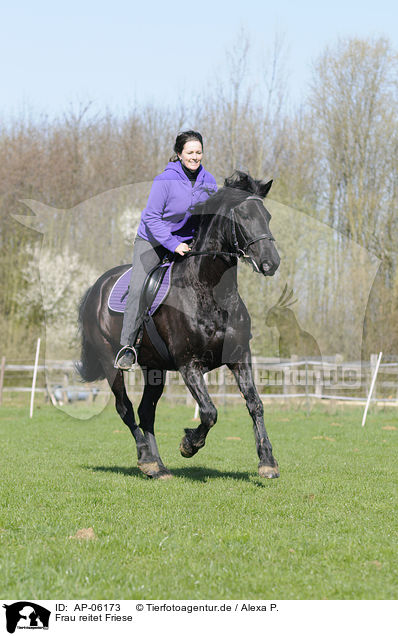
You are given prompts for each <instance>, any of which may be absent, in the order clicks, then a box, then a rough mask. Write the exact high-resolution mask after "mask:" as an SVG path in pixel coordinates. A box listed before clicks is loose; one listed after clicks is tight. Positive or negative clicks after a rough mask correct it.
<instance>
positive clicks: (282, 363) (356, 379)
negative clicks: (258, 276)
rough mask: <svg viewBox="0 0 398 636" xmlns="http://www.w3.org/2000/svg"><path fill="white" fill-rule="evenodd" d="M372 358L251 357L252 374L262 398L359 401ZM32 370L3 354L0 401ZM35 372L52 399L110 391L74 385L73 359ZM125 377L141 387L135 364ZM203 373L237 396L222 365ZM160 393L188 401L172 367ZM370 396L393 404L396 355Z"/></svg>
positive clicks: (23, 385)
mask: <svg viewBox="0 0 398 636" xmlns="http://www.w3.org/2000/svg"><path fill="white" fill-rule="evenodd" d="M376 362H377V355H372V356H371V358H370V360H369V362H360V361H343V360H342V357H341V356H333V357H330V358H324V359H323V360H303V359H297V358H294V357H293V358H291V359H286V360H280V359H277V358H264V357H258V356H255V357H253V375H254V380H255V383H256V386H257V389H258V391H259V393H260V397H261V398H262V399H263V400H266V399H271V400H272V399H284V400H285V399H286V400H289V399H297V398H307V399H319V400H342V401H345V402H347V403H349V402H350V403H352V402H358V403H361V402H364V401H365V400H366V397H367V394H368V390H369V387H370V383H371V379H372V376H373V372H374V369H375V366H376ZM33 371H34V366H33V365H32V364H21V363H18V362H12V363H9V364H6V360H5V358H4V357H3V358H2V362H1V374H0V404H1V401H2V396H3V392H5V391H7V392H29V391H31V378H32V375H33ZM37 372H38V385H39V386H37V387H36V388H35V392H38V393H44V394H46V395H47V397H48V398H49V399H51V401H52V402H53V403H57V402H60V401H66V400H68V401H73V400H83V399H96V398H97V397H98V396H99V395H100V396H103V395H108V394H109V392H110V389H109V387H108V385H107V384H106V382H98V383H94V384H93V385H87V384H83V383H82V384H76V376H74V375H73V374H74V363H73V362H72V361H69V360H66V361H65V360H52V361H46V364H41V365H39V366H38V367H37ZM45 375H47V381H48V382H47V385H46V378H45ZM126 376H127V386H128V390H129V392H130V393H131V394H140V393H141V391H142V386H143V375H142V372H141V370H140V369H139V368H137V369H135V370H134V371H132V372H129V373H128V374H126ZM205 378H206V383H207V385H208V389H209V392H210V395H211V396H212V398H213V399H215V400H217V401H220V400H221V401H222V402H223V403H226V401H227V400H231V399H232V400H233V399H234V398H237V397H240V393H239V391H238V389H237V387H236V383H235V379H234V377H233V375H232V373H231V372H230V371H229V370H228V368H227V367H226V366H223V367H220V368H219V369H215V370H213V371H210V372H209V373H207V374H206V376H205ZM16 380H18V382H16ZM13 381H14V383H13ZM164 393H165V397H166V399H170V400H177V399H178V400H181V399H185V401H186V403H187V404H192V403H193V399H192V397H191V395H190V393H189V392H188V390H187V389H186V387H185V384H184V382H183V380H182V377H181V375H180V374H179V373H178V372H175V371H169V372H168V373H167V376H166V384H165V392H164ZM372 401H373V402H375V401H376V402H381V403H384V404H387V403H389V404H392V405H398V358H397V360H396V361H388V362H385V363H382V364H380V367H379V371H378V377H377V382H376V387H375V390H374V393H373V397H372Z"/></svg>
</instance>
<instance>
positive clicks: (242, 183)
mask: <svg viewBox="0 0 398 636" xmlns="http://www.w3.org/2000/svg"><path fill="white" fill-rule="evenodd" d="M262 184H263V182H262V181H258V180H257V179H253V177H252V176H251V175H250V174H248V173H246V172H241V171H240V170H235V171H234V172H233V173H232V175H231V176H230V177H227V178H226V179H224V184H223V187H222V188H220V190H218V191H217V192H215V193H214V194H211V196H210V197H209V198H208V199H206V201H204V202H202V203H197V204H196V205H195V206H194V207H193V209H192V210H191V213H192V214H217V211H218V210H219V209H220V208H221V206H222V204H223V203H224V204H225V203H227V204H228V206H235V205H238V204H239V203H242V201H243V200H244V199H245V198H246V197H247V195H250V194H258V195H260V196H261V193H260V189H261V185H262Z"/></svg>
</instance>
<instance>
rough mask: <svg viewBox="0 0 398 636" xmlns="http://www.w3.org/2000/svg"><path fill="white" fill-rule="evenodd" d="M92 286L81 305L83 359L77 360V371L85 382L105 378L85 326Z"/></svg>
mask: <svg viewBox="0 0 398 636" xmlns="http://www.w3.org/2000/svg"><path fill="white" fill-rule="evenodd" d="M91 289H92V288H91V287H90V288H89V289H88V290H87V291H86V293H85V294H84V296H83V298H82V300H81V302H80V305H79V319H78V320H79V329H80V332H81V337H82V349H81V356H80V357H81V359H80V361H79V362H76V364H75V368H76V371H77V372H78V373H79V375H80V376H81V378H82V380H83V381H84V382H94V381H95V380H104V379H105V373H104V370H103V368H102V365H101V363H100V361H99V359H98V355H97V353H96V351H95V348H94V347H93V345H92V344H91V342H90V341H89V340H88V338H87V336H86V334H85V332H84V327H83V313H84V309H85V306H86V301H87V297H88V295H89V293H90V291H91Z"/></svg>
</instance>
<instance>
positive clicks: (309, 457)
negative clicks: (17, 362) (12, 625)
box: [0, 404, 398, 599]
mask: <svg viewBox="0 0 398 636" xmlns="http://www.w3.org/2000/svg"><path fill="white" fill-rule="evenodd" d="M361 415H362V411H361V410H359V409H355V408H353V409H349V410H348V409H347V410H345V411H337V410H336V411H335V412H334V413H331V412H330V411H329V412H326V411H322V410H321V409H319V410H316V411H313V412H312V413H311V415H310V416H309V417H306V415H305V413H304V412H303V411H295V410H283V409H280V410H276V409H275V408H274V407H272V406H271V407H266V425H267V429H268V433H269V435H270V438H271V441H272V444H273V447H274V452H275V456H276V457H277V459H278V461H279V465H280V469H281V477H280V479H278V480H271V481H264V480H261V479H260V478H259V477H258V476H257V456H256V452H255V445H254V439H253V434H252V430H251V420H250V419H249V416H248V414H247V412H246V409H245V407H244V405H242V407H237V408H229V409H220V411H219V421H218V423H217V425H216V427H215V428H214V429H213V430H212V431H211V432H210V435H209V438H208V441H207V445H206V447H205V448H204V449H203V450H202V451H200V452H199V453H198V455H196V456H195V457H193V458H192V459H190V460H189V459H184V458H182V457H181V456H180V454H179V452H178V445H179V442H180V439H181V436H182V429H183V427H184V426H192V425H193V424H192V416H193V409H192V408H187V407H184V406H178V407H174V408H173V407H171V406H168V405H167V404H165V405H160V407H159V411H158V419H157V422H158V424H157V431H158V443H159V447H160V451H161V454H162V457H163V460H164V461H165V463H166V464H167V466H168V467H169V468H170V469H171V470H172V471H173V474H174V478H173V479H171V480H168V481H151V480H148V479H147V478H145V477H143V476H142V475H141V473H140V472H139V471H138V469H137V468H136V451H135V446H133V439H132V437H131V436H130V433H129V432H128V430H127V429H125V427H124V425H123V423H122V422H121V420H120V419H119V418H118V416H117V415H116V413H115V412H114V410H113V408H112V407H111V406H109V407H107V409H106V410H105V411H104V412H103V413H102V415H101V416H98V417H95V418H93V419H92V420H88V421H82V420H77V419H73V418H70V417H68V416H66V415H64V414H63V413H61V412H59V411H57V410H56V409H54V408H52V407H50V406H42V407H40V408H39V409H37V410H36V411H35V416H34V419H33V420H29V419H28V409H27V408H26V407H24V408H16V407H11V406H10V407H8V406H3V407H2V408H1V411H0V418H1V425H0V435H1V448H2V457H3V459H2V462H1V502H2V506H1V517H0V544H1V569H0V581H1V583H0V585H1V588H2V590H1V597H2V598H4V599H6V598H9V599H21V598H32V599H34V598H36V599H46V598H47V599H65V598H66V599H67V598H88V599H128V598H134V599H245V598H249V599H256V598H262V599H323V598H325V599H326V598H327V599H393V598H397V596H398V556H397V554H398V550H397V543H398V542H397V530H398V523H397V483H398V479H397V476H398V461H397V459H398V452H397V450H398V430H397V429H398V424H397V417H396V413H395V410H392V411H380V412H378V413H371V414H370V415H369V416H368V421H367V425H366V428H364V429H362V428H361V425H360V424H361ZM84 528H86V529H87V528H92V529H93V532H94V538H91V539H90V538H89V539H84V538H82V539H78V538H76V533H78V531H79V530H82V529H84Z"/></svg>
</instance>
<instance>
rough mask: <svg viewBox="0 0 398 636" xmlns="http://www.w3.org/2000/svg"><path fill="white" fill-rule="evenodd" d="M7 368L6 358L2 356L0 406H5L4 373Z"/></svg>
mask: <svg viewBox="0 0 398 636" xmlns="http://www.w3.org/2000/svg"><path fill="white" fill-rule="evenodd" d="M5 368H6V357H5V356H2V358H1V369H0V405H1V404H3V384H4V371H5Z"/></svg>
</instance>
